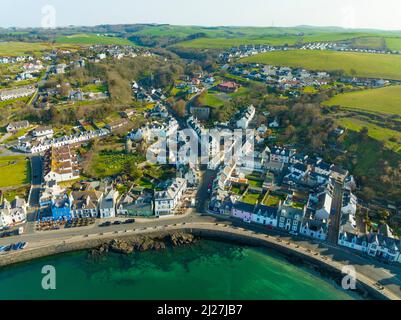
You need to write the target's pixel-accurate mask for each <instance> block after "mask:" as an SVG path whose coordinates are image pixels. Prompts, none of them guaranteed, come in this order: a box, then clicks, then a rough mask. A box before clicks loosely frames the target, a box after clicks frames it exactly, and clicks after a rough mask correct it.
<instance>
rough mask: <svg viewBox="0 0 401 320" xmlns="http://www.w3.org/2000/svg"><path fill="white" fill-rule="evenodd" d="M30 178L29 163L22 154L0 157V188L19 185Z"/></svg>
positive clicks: (27, 181) (25, 182)
mask: <svg viewBox="0 0 401 320" xmlns="http://www.w3.org/2000/svg"><path fill="white" fill-rule="evenodd" d="M30 179H31V170H30V164H29V161H28V160H26V158H25V157H24V156H9V157H0V188H7V187H17V186H21V185H24V184H27V183H29V182H30Z"/></svg>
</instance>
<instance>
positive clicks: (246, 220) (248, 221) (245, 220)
mask: <svg viewBox="0 0 401 320" xmlns="http://www.w3.org/2000/svg"><path fill="white" fill-rule="evenodd" d="M244 222H245V223H251V222H252V221H251V219H248V218H245V219H244Z"/></svg>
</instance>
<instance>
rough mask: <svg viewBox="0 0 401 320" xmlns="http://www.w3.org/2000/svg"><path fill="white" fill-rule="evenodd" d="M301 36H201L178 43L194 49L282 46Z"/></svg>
mask: <svg viewBox="0 0 401 320" xmlns="http://www.w3.org/2000/svg"><path fill="white" fill-rule="evenodd" d="M297 41H299V38H298V37H296V36H283V37H270V38H262V39H250V38H232V39H224V38H199V39H195V40H190V41H184V42H180V43H178V44H177V46H179V47H185V48H193V49H227V48H231V47H237V46H240V45H258V44H268V45H272V46H282V45H285V44H288V45H293V44H295V43H296V42H297Z"/></svg>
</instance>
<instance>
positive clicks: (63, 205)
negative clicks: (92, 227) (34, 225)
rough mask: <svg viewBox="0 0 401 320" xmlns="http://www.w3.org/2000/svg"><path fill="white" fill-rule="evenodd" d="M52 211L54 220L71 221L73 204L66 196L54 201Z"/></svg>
mask: <svg viewBox="0 0 401 320" xmlns="http://www.w3.org/2000/svg"><path fill="white" fill-rule="evenodd" d="M51 211H52V216H53V220H62V219H65V220H71V219H72V215H71V204H70V199H69V198H68V196H67V195H66V194H64V195H62V196H60V197H57V198H55V199H52V204H51Z"/></svg>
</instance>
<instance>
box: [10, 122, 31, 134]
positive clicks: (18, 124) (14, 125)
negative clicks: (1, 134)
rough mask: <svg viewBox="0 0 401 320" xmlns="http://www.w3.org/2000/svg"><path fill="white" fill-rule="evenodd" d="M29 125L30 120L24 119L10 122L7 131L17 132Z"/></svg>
mask: <svg viewBox="0 0 401 320" xmlns="http://www.w3.org/2000/svg"><path fill="white" fill-rule="evenodd" d="M28 127H29V122H28V121H26V120H24V121H18V122H11V123H9V124H8V125H7V127H6V130H7V132H16V131H18V130H21V129H26V128H28Z"/></svg>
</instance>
